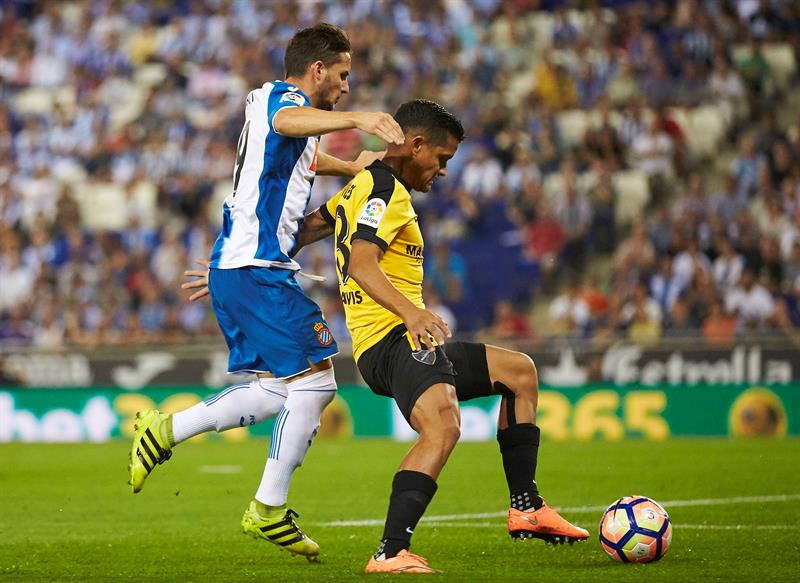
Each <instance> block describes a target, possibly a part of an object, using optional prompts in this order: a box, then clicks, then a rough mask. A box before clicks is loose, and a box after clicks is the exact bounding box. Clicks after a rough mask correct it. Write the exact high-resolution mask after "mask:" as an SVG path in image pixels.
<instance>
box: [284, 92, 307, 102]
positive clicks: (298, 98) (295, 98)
mask: <svg viewBox="0 0 800 583" xmlns="http://www.w3.org/2000/svg"><path fill="white" fill-rule="evenodd" d="M287 101H288V102H289V103H294V104H295V105H305V104H306V100H305V99H304V98H303V96H302V95H300V94H299V93H284V94H283V95H281V100H280V103H284V102H287Z"/></svg>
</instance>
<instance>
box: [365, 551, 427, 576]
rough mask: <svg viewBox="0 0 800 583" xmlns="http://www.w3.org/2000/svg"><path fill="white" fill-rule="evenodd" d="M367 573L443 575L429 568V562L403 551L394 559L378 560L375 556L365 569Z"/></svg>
mask: <svg viewBox="0 0 800 583" xmlns="http://www.w3.org/2000/svg"><path fill="white" fill-rule="evenodd" d="M364 572H365V573H394V574H402V573H418V574H422V573H441V571H437V570H436V569H432V568H431V567H429V566H428V561H426V560H425V559H423V558H422V557H420V556H419V555H415V554H412V553H409V552H408V551H406V550H402V551H400V552H399V553H397V556H394V557H392V558H391V559H380V560H379V559H376V558H375V557H374V556H372V557H370V559H369V563H367V566H366V568H365V569H364Z"/></svg>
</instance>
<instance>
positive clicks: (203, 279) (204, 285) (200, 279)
mask: <svg viewBox="0 0 800 583" xmlns="http://www.w3.org/2000/svg"><path fill="white" fill-rule="evenodd" d="M194 262H195V263H198V264H200V265H202V266H203V267H205V271H200V270H196V269H187V270H186V271H184V272H183V275H184V277H196V278H197V279H195V280H193V281H186V282H184V283H182V284H181V289H197V291H196V292H194V293H193V294H192V295H190V296H189V301H190V302H194V301H197V300H199V299H200V298H203V297H205V296H207V295H208V268H209V265H211V264H210V262H209V261H208V259H195V260H194ZM198 288H199V289H198Z"/></svg>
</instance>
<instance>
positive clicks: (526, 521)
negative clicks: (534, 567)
mask: <svg viewBox="0 0 800 583" xmlns="http://www.w3.org/2000/svg"><path fill="white" fill-rule="evenodd" d="M508 534H510V535H511V536H512V537H513V538H514V539H516V540H521V541H525V540H527V539H529V538H539V539H542V540H543V541H545V542H547V543H550V544H552V545H554V546H555V545H559V544H564V543H569V544H570V545H572V544H573V543H575V542H580V541H584V540H586V539H587V538H589V531H588V530H586V529H583V528H580V527H577V526H574V525H572V524H570V523H569V522H567V521H566V520H564V519H563V518H561V516H560V515H559V514H558V512H556V511H555V510H553V509H552V508H550V507H549V506H548V505H547V504H545V505H544V506H542V507H541V508H539V510H536V511H533V512H522V511H521V510H516V509H515V508H511V509H509V511H508Z"/></svg>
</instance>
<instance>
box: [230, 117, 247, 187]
mask: <svg viewBox="0 0 800 583" xmlns="http://www.w3.org/2000/svg"><path fill="white" fill-rule="evenodd" d="M249 135H250V120H249V119H248V120H247V122H246V123H245V124H244V127H243V128H242V133H241V134H240V135H239V143H238V144H237V145H236V165H235V166H234V167H233V196H236V189H237V188H239V179H240V178H241V177H242V166H244V157H245V156H246V155H247V136H249Z"/></svg>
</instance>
